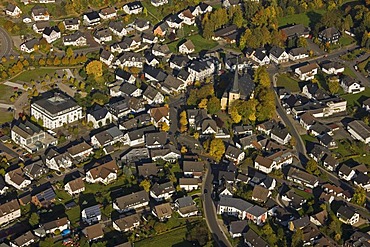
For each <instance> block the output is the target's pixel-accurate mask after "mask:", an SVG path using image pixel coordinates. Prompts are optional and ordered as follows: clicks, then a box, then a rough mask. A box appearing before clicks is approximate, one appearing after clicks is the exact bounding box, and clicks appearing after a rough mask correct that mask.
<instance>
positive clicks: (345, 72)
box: [343, 67, 356, 78]
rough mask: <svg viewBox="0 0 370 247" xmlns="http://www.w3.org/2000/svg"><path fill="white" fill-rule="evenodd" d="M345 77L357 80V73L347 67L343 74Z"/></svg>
mask: <svg viewBox="0 0 370 247" xmlns="http://www.w3.org/2000/svg"><path fill="white" fill-rule="evenodd" d="M343 74H344V75H348V76H350V77H353V78H356V75H355V73H354V72H353V71H352V70H351V69H350V68H348V67H345V68H344V72H343Z"/></svg>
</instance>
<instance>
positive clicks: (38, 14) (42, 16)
mask: <svg viewBox="0 0 370 247" xmlns="http://www.w3.org/2000/svg"><path fill="white" fill-rule="evenodd" d="M31 16H32V19H33V20H34V21H48V20H49V18H50V16H49V12H48V9H47V8H44V7H41V6H40V5H35V6H34V7H33V8H32V9H31Z"/></svg>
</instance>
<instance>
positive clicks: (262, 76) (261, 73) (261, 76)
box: [254, 66, 271, 87]
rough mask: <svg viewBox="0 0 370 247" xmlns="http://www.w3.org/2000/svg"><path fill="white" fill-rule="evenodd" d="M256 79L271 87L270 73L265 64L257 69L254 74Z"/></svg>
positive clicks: (262, 84) (261, 83)
mask: <svg viewBox="0 0 370 247" xmlns="http://www.w3.org/2000/svg"><path fill="white" fill-rule="evenodd" d="M254 81H255V82H256V83H258V84H259V85H261V86H263V87H270V84H271V81H270V75H269V73H268V72H267V70H266V67H265V66H260V67H258V68H257V69H256V71H255V74H254Z"/></svg>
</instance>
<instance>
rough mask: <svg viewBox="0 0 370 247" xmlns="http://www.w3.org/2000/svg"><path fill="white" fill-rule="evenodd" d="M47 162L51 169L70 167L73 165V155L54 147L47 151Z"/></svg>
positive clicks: (57, 169)
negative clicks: (60, 151)
mask: <svg viewBox="0 0 370 247" xmlns="http://www.w3.org/2000/svg"><path fill="white" fill-rule="evenodd" d="M45 164H46V166H47V167H48V168H49V169H52V170H55V171H60V170H61V169H66V168H69V167H71V166H72V165H73V161H72V157H71V156H70V155H69V154H68V153H67V152H66V153H59V152H57V151H55V150H54V149H50V150H49V151H48V152H47V153H46V157H45Z"/></svg>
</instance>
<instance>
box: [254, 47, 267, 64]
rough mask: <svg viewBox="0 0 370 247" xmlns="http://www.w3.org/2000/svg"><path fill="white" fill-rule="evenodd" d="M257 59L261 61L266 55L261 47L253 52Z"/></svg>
mask: <svg viewBox="0 0 370 247" xmlns="http://www.w3.org/2000/svg"><path fill="white" fill-rule="evenodd" d="M253 56H255V57H256V58H258V60H260V61H262V60H263V59H264V58H265V57H267V52H266V50H265V49H263V48H257V49H256V50H255V52H254V54H253Z"/></svg>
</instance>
